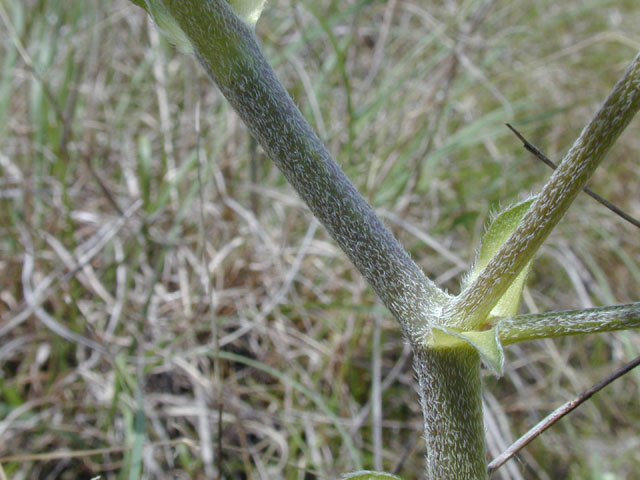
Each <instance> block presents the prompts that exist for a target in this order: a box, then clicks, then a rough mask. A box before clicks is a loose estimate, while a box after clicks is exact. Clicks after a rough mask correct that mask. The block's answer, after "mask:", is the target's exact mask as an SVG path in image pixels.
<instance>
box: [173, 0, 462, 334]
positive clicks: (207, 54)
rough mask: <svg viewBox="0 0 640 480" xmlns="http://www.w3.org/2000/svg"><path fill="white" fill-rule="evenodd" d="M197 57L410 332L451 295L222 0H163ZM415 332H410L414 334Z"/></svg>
mask: <svg viewBox="0 0 640 480" xmlns="http://www.w3.org/2000/svg"><path fill="white" fill-rule="evenodd" d="M164 4H165V5H166V7H167V8H168V10H169V11H170V12H171V14H172V15H173V17H174V18H175V19H176V21H177V22H178V24H179V25H180V27H181V28H182V30H183V31H184V32H185V33H186V35H187V36H188V37H189V39H190V40H191V42H192V44H193V46H194V49H195V52H196V56H197V58H198V59H199V60H200V62H201V63H202V65H203V66H204V68H205V69H206V71H207V72H208V73H209V75H210V76H211V78H212V79H213V80H214V81H215V83H216V84H217V85H218V87H219V88H220V90H221V92H222V93H223V94H224V96H225V97H226V98H227V100H228V101H229V103H231V105H232V106H233V107H234V108H235V110H236V111H237V112H238V114H239V115H240V117H241V118H242V119H243V120H244V122H245V123H246V124H247V126H248V127H249V129H250V131H251V133H252V134H253V135H254V136H255V137H256V139H257V140H258V141H259V142H260V144H261V145H262V147H263V148H264V149H265V151H266V152H267V154H268V155H269V156H270V157H271V158H272V159H273V161H274V163H275V164H276V165H277V166H278V168H279V169H280V170H281V171H282V172H283V174H284V175H285V177H286V178H287V180H288V181H289V183H291V184H292V185H293V187H294V188H295V189H296V191H297V192H298V194H299V195H300V196H301V197H302V198H303V200H304V201H305V202H306V203H307V204H308V205H309V207H310V208H311V210H312V211H313V213H314V214H315V215H316V217H317V218H318V219H319V220H320V221H321V222H322V223H323V225H324V226H325V227H326V228H327V230H328V231H329V232H330V234H331V235H332V236H333V238H334V239H335V240H336V242H337V243H338V245H339V246H340V247H341V248H342V250H344V252H345V253H346V254H347V256H348V257H349V258H350V259H351V261H352V262H353V263H354V264H355V266H356V267H357V268H358V270H359V271H360V272H361V273H362V274H363V275H364V277H365V278H366V279H367V281H368V282H369V284H370V285H371V286H372V288H373V289H374V290H375V292H376V293H377V294H378V296H379V297H380V299H381V300H382V301H383V302H384V304H385V305H386V306H387V308H388V309H389V310H390V311H391V312H392V314H393V315H394V316H395V317H396V319H398V321H399V323H400V325H401V327H402V329H403V331H404V333H405V334H406V335H407V336H409V337H410V338H411V337H414V336H415V334H416V331H418V330H421V329H423V328H424V325H425V323H426V315H427V313H428V312H430V311H433V310H434V308H436V307H438V306H439V305H441V304H442V303H443V302H444V301H446V300H448V298H449V297H448V295H446V294H445V293H444V292H442V290H440V289H439V288H438V287H436V285H435V284H434V283H433V282H432V281H431V280H429V279H428V278H427V277H426V276H425V275H424V273H423V272H422V270H421V269H420V267H418V266H417V265H416V264H415V263H414V262H413V261H412V260H411V258H410V257H409V255H408V254H407V253H406V252H405V250H404V249H403V248H402V247H401V246H400V244H399V243H398V241H397V240H396V239H395V238H394V237H393V235H392V234H391V233H390V232H389V230H387V228H386V227H385V226H384V225H383V224H382V222H381V221H380V220H379V219H378V217H377V216H376V215H375V213H374V211H373V209H372V208H371V207H370V206H369V205H368V204H367V202H366V201H365V200H364V198H362V196H361V195H360V194H359V193H358V192H357V190H356V189H355V187H354V186H353V185H352V184H351V182H350V181H349V180H348V178H347V177H346V176H345V175H344V173H343V172H342V170H341V169H340V167H339V166H338V165H337V163H336V162H335V161H334V160H333V158H332V157H331V155H330V154H329V152H328V151H327V150H326V148H325V147H324V145H323V144H322V142H321V141H320V140H319V139H318V137H317V136H316V135H315V134H314V132H313V131H312V129H311V127H310V126H309V125H308V124H307V122H306V121H305V120H304V118H303V117H302V115H301V113H300V111H299V110H298V108H297V107H296V106H295V104H294V103H293V101H292V100H291V98H290V97H289V94H288V93H287V92H286V90H285V89H284V88H283V87H282V85H281V84H280V82H279V81H278V80H277V78H276V76H275V73H274V72H273V70H272V68H271V67H270V65H269V64H268V62H267V60H266V59H265V57H264V54H263V53H262V51H261V49H260V47H259V46H258V43H257V41H256V39H255V35H254V34H253V31H252V30H251V29H250V28H249V27H248V26H247V25H246V24H245V23H244V22H242V21H241V20H240V19H239V18H238V17H237V16H236V15H235V14H234V13H233V11H232V10H231V8H230V7H229V5H228V4H227V2H226V1H225V0H164ZM414 338H415V337H414Z"/></svg>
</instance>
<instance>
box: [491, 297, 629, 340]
mask: <svg viewBox="0 0 640 480" xmlns="http://www.w3.org/2000/svg"><path fill="white" fill-rule="evenodd" d="M495 323H496V324H497V328H498V335H499V338H500V343H502V344H503V345H510V344H512V343H518V342H524V341H527V340H537V339H539V338H552V337H565V336H567V335H579V334H584V333H596V332H612V331H614V330H628V329H631V328H640V302H639V303H630V304H628V305H614V306H611V307H598V308H590V309H587V310H567V311H563V312H552V313H543V314H529V315H518V316H515V317H506V318H497V319H495Z"/></svg>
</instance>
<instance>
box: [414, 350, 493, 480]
mask: <svg viewBox="0 0 640 480" xmlns="http://www.w3.org/2000/svg"><path fill="white" fill-rule="evenodd" d="M414 352H415V361H414V367H415V370H416V373H417V375H418V384H419V387H420V390H419V393H420V400H421V405H422V411H423V413H424V432H425V433H424V435H425V441H426V444H427V465H426V478H428V479H429V480H462V479H465V480H467V479H468V480H472V479H473V480H482V479H485V478H487V461H486V450H485V437H484V426H483V419H482V395H481V393H482V385H481V381H480V356H479V355H478V352H477V351H476V350H475V349H474V348H472V347H470V346H468V345H464V346H460V347H456V348H446V349H424V348H423V349H421V348H416V349H414Z"/></svg>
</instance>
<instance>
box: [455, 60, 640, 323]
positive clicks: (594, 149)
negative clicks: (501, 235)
mask: <svg viewBox="0 0 640 480" xmlns="http://www.w3.org/2000/svg"><path fill="white" fill-rule="evenodd" d="M638 109H640V54H638V55H637V56H636V57H635V59H634V60H633V61H632V62H631V65H629V67H628V68H627V70H626V71H625V73H624V75H623V76H622V78H621V79H620V80H619V81H618V83H617V84H616V86H615V87H614V88H613V91H612V92H611V93H610V94H609V96H608V97H607V99H606V100H605V101H604V104H603V105H602V106H601V107H600V109H599V110H598V112H597V113H596V115H595V117H594V118H593V119H592V120H591V122H589V124H588V125H587V126H586V127H585V128H584V130H583V131H582V133H581V134H580V137H578V139H577V140H576V142H575V143H574V144H573V146H572V147H571V149H570V150H569V152H567V155H566V156H565V158H564V160H563V161H562V163H561V164H560V166H559V167H558V169H557V170H555V172H554V173H553V175H552V176H551V178H550V179H549V181H548V182H547V184H546V185H545V186H544V188H543V189H542V192H540V194H539V195H538V197H537V199H536V201H535V202H534V203H533V205H532V206H531V208H530V209H529V211H528V212H527V213H526V215H525V216H524V217H523V219H522V221H521V222H520V225H519V226H518V227H517V228H516V230H515V231H514V232H513V234H512V235H511V237H510V238H509V239H508V240H507V241H506V242H505V244H504V245H503V246H502V248H501V249H500V250H499V252H498V253H497V254H496V255H495V256H494V257H493V258H492V260H491V261H490V262H489V264H488V265H487V267H486V268H485V269H484V271H483V272H482V273H481V274H480V275H479V276H478V277H477V278H476V280H475V281H474V282H473V283H472V284H471V285H470V286H469V287H468V288H466V289H465V290H464V291H463V292H462V293H461V294H460V295H459V296H458V297H457V298H456V299H455V300H454V301H453V302H452V304H451V306H450V307H448V309H447V312H446V315H447V317H448V321H449V322H450V324H451V325H455V326H458V327H460V328H462V329H464V330H472V329H477V328H479V327H482V325H483V323H484V322H485V321H486V319H487V316H488V315H489V312H491V310H492V308H493V307H494V306H495V305H496V303H497V302H498V301H499V300H500V297H501V296H502V294H503V293H504V292H505V291H506V290H507V288H508V287H509V285H511V283H512V282H513V279H514V278H515V277H516V276H517V275H518V274H519V273H520V272H521V271H522V269H523V268H524V267H525V265H526V264H527V263H528V262H529V261H530V260H531V259H532V258H533V256H534V255H535V253H536V252H537V250H538V248H540V246H541V245H542V242H544V240H545V239H546V238H547V236H548V235H549V233H551V231H552V230H553V228H554V227H555V226H556V225H557V224H558V222H559V221H560V219H561V218H562V216H563V215H564V213H565V212H566V211H567V209H568V208H569V206H570V205H571V203H572V202H573V200H574V199H575V198H576V196H577V195H578V193H580V191H581V190H582V189H583V188H584V186H585V185H586V183H587V181H588V180H589V178H591V176H592V175H593V173H594V171H595V169H596V168H597V167H598V165H600V163H601V161H602V159H603V158H604V155H605V153H606V152H607V151H608V150H609V148H610V147H611V145H613V143H614V142H615V140H616V139H617V138H618V136H620V134H621V133H622V131H623V130H624V129H625V128H626V126H627V125H628V124H629V122H630V121H631V119H632V118H633V116H634V115H635V113H636V112H637V111H638Z"/></svg>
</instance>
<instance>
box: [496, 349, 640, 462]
mask: <svg viewBox="0 0 640 480" xmlns="http://www.w3.org/2000/svg"><path fill="white" fill-rule="evenodd" d="M638 365H640V356H638V357H636V358H635V359H634V360H632V361H631V362H629V363H627V364H626V365H624V366H623V367H621V368H619V369H618V370H616V371H615V372H613V373H612V374H610V375H608V376H607V377H605V378H604V379H602V380H600V381H599V382H598V383H596V384H594V385H593V386H592V387H591V388H589V389H587V390H585V391H584V392H582V393H581V394H580V395H578V396H577V397H576V398H574V399H573V400H569V401H568V402H566V403H564V404H563V405H562V406H560V407H558V408H556V409H555V410H554V411H553V412H551V413H550V414H549V415H547V416H546V417H545V418H544V419H543V420H541V421H540V422H538V424H537V425H536V426H535V427H533V428H532V429H531V430H529V431H528V432H527V433H525V434H524V435H523V436H522V437H520V438H519V439H518V440H516V441H515V442H514V443H513V444H512V445H511V446H510V447H509V448H508V449H506V450H505V451H504V452H503V453H501V454H500V455H498V456H497V457H496V458H494V459H493V460H492V461H491V463H489V466H488V467H487V469H488V470H489V473H492V472H495V471H496V470H497V469H498V468H500V467H501V466H502V465H504V464H505V463H506V462H507V460H509V459H510V458H512V457H513V456H514V455H516V454H517V453H518V452H519V451H520V450H522V449H523V448H524V447H526V446H527V445H528V444H529V443H531V442H532V441H533V440H534V439H535V438H536V437H537V436H538V435H540V434H541V433H542V432H544V431H545V430H546V429H548V428H549V427H551V426H552V425H553V424H554V423H556V422H557V421H558V420H560V419H561V418H562V417H564V416H565V415H567V414H568V413H569V412H571V411H573V410H575V409H576V408H578V407H579V406H580V405H582V404H583V403H584V402H586V401H587V400H589V399H590V398H591V397H592V396H593V395H594V394H595V393H597V392H599V391H600V390H602V389H603V388H604V387H606V386H607V385H609V384H610V383H611V382H613V381H614V380H616V379H618V378H620V377H621V376H622V375H624V374H625V373H628V372H630V371H631V370H633V369H634V368H635V367H637V366H638Z"/></svg>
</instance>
